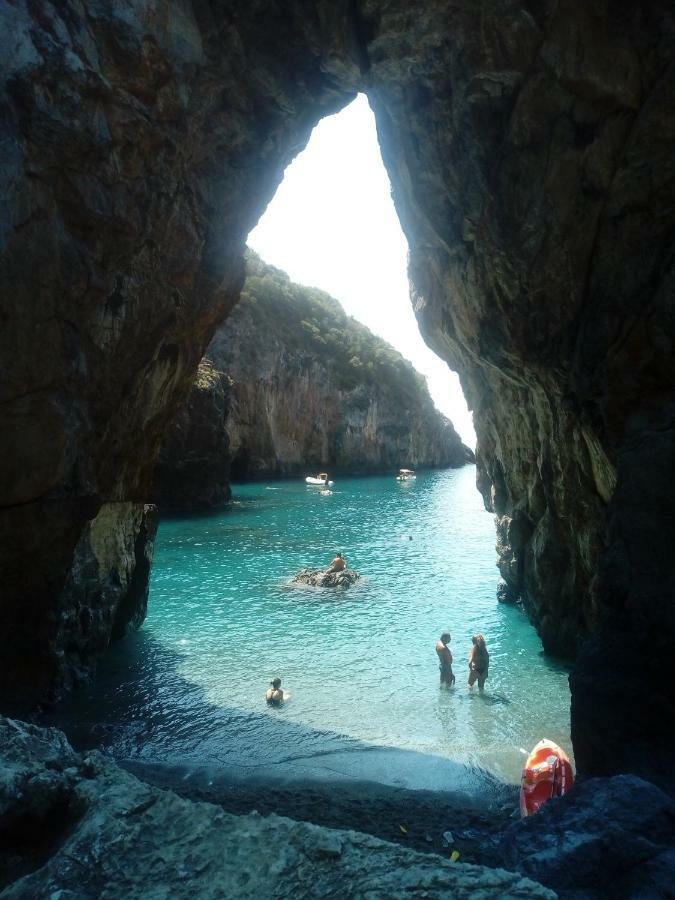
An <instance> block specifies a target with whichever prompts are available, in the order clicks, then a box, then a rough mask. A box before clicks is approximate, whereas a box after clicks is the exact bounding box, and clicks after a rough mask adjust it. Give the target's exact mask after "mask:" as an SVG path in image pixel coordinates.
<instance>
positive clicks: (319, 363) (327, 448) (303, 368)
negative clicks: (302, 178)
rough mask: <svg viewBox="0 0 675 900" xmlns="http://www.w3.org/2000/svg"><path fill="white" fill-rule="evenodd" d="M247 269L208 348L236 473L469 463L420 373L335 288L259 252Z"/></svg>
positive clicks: (303, 472)
mask: <svg viewBox="0 0 675 900" xmlns="http://www.w3.org/2000/svg"><path fill="white" fill-rule="evenodd" d="M248 270H249V277H248V278H247V280H246V283H245V286H244V291H243V294H242V298H241V300H240V302H239V304H238V306H237V308H236V309H235V310H234V312H233V313H232V314H231V315H230V316H229V318H228V319H227V321H226V322H225V324H224V325H223V326H222V327H221V328H219V329H218V331H217V332H216V334H215V336H214V338H213V340H212V341H211V343H210V344H209V348H208V351H207V353H208V357H209V359H210V360H211V361H212V363H213V365H215V366H216V368H217V369H219V370H221V371H224V372H227V373H228V375H229V376H230V378H231V380H232V389H231V396H232V402H231V409H230V413H229V416H228V419H227V432H228V435H229V443H230V455H231V458H232V466H233V473H232V474H233V477H234V478H251V477H260V476H269V475H308V474H312V473H313V472H316V471H324V470H328V471H330V472H331V473H332V474H336V473H337V472H340V471H342V472H345V471H346V472H381V471H390V472H395V471H397V470H398V469H399V468H400V467H401V466H412V467H432V466H446V467H447V466H462V465H464V464H465V463H467V462H473V460H474V456H473V452H472V451H471V450H470V449H469V448H468V447H465V446H464V444H462V442H461V440H460V438H459V435H458V434H457V433H456V431H455V429H454V428H453V426H452V423H451V422H450V421H449V420H448V419H447V418H446V417H445V416H443V415H441V414H440V413H439V412H438V411H437V410H436V409H435V407H434V404H433V401H432V399H431V397H430V395H429V391H428V389H427V387H426V383H425V381H424V379H423V378H422V377H421V376H419V375H418V374H417V373H416V372H415V371H414V369H413V368H412V366H411V365H410V364H409V363H407V362H406V360H404V359H403V357H402V356H401V355H400V354H399V353H397V352H396V351H395V350H394V349H393V348H392V347H390V346H389V345H388V344H386V343H385V342H384V341H382V340H380V339H379V338H376V337H375V336H374V335H373V334H372V333H371V332H370V331H369V330H368V329H367V328H365V326H362V325H360V324H359V323H358V322H355V321H354V320H353V319H351V318H350V317H348V316H347V315H346V314H345V313H344V311H343V310H342V308H341V307H340V305H339V303H338V302H337V301H336V300H334V299H333V298H332V297H329V296H328V295H327V294H324V293H323V292H321V291H317V290H315V289H308V288H304V287H302V286H300V285H296V284H293V282H291V281H289V279H288V277H287V276H286V275H285V274H284V273H283V272H280V271H279V270H278V269H275V268H273V267H272V266H266V265H265V264H264V263H263V262H262V261H261V260H260V259H258V258H257V257H255V255H251V256H250V257H249V262H248Z"/></svg>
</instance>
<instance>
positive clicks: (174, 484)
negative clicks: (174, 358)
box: [152, 357, 232, 513]
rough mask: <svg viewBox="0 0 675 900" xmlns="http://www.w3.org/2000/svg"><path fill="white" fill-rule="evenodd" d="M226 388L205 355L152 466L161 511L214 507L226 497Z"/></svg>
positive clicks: (224, 379) (223, 377) (155, 496)
mask: <svg viewBox="0 0 675 900" xmlns="http://www.w3.org/2000/svg"><path fill="white" fill-rule="evenodd" d="M231 387H232V385H231V380H230V378H229V377H228V376H227V375H225V374H224V373H223V372H221V371H219V370H218V369H216V368H215V367H214V366H213V364H212V363H211V361H210V360H209V359H208V358H207V357H204V359H203V360H202V361H201V362H200V364H199V368H198V369H197V377H196V378H195V381H194V384H193V385H192V389H191V391H190V394H189V396H188V398H187V401H186V402H185V404H184V406H182V407H181V409H180V411H179V413H178V417H177V418H176V420H175V421H174V423H173V425H172V426H171V428H170V429H169V430H168V432H167V434H166V436H165V438H164V440H163V441H162V446H161V448H160V451H159V456H158V458H157V463H156V465H155V472H154V476H153V485H152V495H153V500H154V502H155V503H157V505H158V507H159V509H160V510H161V512H162V513H167V512H168V513H186V512H187V513H190V512H198V511H200V510H206V509H214V508H217V507H219V506H223V505H224V504H226V503H227V502H228V500H229V499H230V496H231V491H230V448H229V438H228V434H227V421H228V414H229V411H230V391H231Z"/></svg>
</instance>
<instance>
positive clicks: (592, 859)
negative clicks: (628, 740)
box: [495, 775, 675, 900]
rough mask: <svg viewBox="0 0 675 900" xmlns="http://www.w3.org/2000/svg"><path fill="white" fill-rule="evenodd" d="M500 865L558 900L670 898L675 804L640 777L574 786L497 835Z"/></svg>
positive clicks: (674, 859) (619, 777) (674, 856)
mask: <svg viewBox="0 0 675 900" xmlns="http://www.w3.org/2000/svg"><path fill="white" fill-rule="evenodd" d="M495 843H496V846H497V854H498V857H499V858H500V859H501V861H502V864H503V865H504V866H505V867H506V868H508V869H514V870H515V871H517V872H520V873H521V874H522V875H526V876H527V877H528V878H533V879H535V880H536V881H540V882H541V883H542V884H545V885H546V886H547V887H550V888H552V889H553V890H554V891H555V892H556V894H557V896H558V897H560V898H569V900H571V898H583V900H595V898H597V900H601V898H604V897H607V896H610V895H611V897H613V898H614V897H616V898H626V900H629V898H634V897H645V898H646V897H668V896H671V895H672V892H673V887H672V879H673V871H675V804H674V803H673V801H672V799H670V797H668V796H667V794H665V793H663V791H661V790H659V788H657V787H655V786H654V785H653V784H649V783H648V782H646V781H643V780H642V779H640V778H635V777H633V776H630V775H617V776H616V777H614V778H607V779H605V778H593V779H589V780H588V781H585V782H583V783H582V784H577V785H576V786H575V788H574V790H573V791H571V792H570V793H569V794H567V795H566V796H565V797H563V798H561V799H560V800H552V801H550V802H548V803H546V804H545V805H544V806H543V807H542V808H541V810H540V811H539V812H538V813H537V814H536V816H534V817H532V818H529V819H525V820H523V821H521V822H517V823H515V824H513V825H512V826H510V827H509V828H507V829H506V830H505V831H504V832H503V833H502V834H501V835H499V836H498V837H497V838H496V840H495Z"/></svg>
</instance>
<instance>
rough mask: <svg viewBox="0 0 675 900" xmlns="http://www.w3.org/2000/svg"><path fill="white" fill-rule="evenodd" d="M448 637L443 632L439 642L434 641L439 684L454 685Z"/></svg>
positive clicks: (446, 633) (447, 634) (445, 632)
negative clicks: (439, 674) (439, 677)
mask: <svg viewBox="0 0 675 900" xmlns="http://www.w3.org/2000/svg"><path fill="white" fill-rule="evenodd" d="M449 643H450V635H449V633H448V632H447V631H444V632H443V634H442V635H441V637H440V640H438V641H436V653H438V661H439V663H440V665H439V669H440V672H441V684H448V685H450V684H454V683H455V676H454V675H453V673H452V653H451V652H450V648H449V647H448V644H449Z"/></svg>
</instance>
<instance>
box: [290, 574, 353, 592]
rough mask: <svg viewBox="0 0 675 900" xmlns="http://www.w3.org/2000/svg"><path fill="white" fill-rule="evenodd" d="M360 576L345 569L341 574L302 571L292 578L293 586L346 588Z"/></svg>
mask: <svg viewBox="0 0 675 900" xmlns="http://www.w3.org/2000/svg"><path fill="white" fill-rule="evenodd" d="M360 577H361V576H360V575H359V573H358V572H354V571H352V570H351V569H345V570H343V571H342V572H326V570H325V569H303V570H302V571H301V572H298V574H297V575H296V576H295V577H294V578H293V583H294V584H309V585H311V586H312V587H331V588H348V587H351V586H352V585H353V584H355V583H356V582H357V581H358V580H359V578H360Z"/></svg>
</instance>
